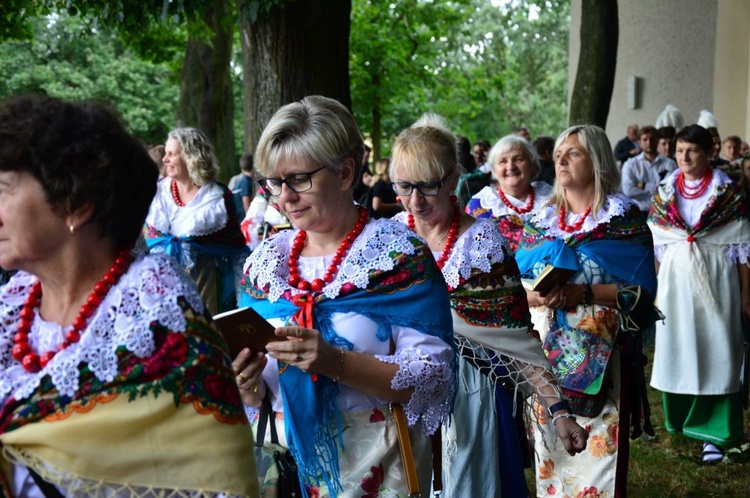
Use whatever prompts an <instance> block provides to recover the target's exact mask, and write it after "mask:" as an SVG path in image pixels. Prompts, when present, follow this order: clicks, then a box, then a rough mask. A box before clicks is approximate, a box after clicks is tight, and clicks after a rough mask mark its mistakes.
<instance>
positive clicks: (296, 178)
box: [258, 166, 325, 197]
mask: <svg viewBox="0 0 750 498" xmlns="http://www.w3.org/2000/svg"><path fill="white" fill-rule="evenodd" d="M322 169H325V166H321V167H320V168H318V169H316V170H313V171H311V172H309V173H296V174H294V175H289V176H287V177H286V178H261V179H260V180H258V184H260V186H261V187H263V190H265V191H266V192H268V193H269V194H271V195H272V196H274V197H276V196H279V195H281V186H282V185H284V184H285V183H286V186H287V187H289V190H291V191H292V192H295V193H297V194H299V193H301V192H307V191H308V190H310V189H311V188H312V176H313V175H314V174H315V173H317V172H318V171H320V170H322Z"/></svg>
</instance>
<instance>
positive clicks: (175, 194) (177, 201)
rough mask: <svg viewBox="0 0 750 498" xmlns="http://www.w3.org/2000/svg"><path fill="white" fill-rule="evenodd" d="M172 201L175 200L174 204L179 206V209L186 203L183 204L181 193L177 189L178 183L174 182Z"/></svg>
mask: <svg viewBox="0 0 750 498" xmlns="http://www.w3.org/2000/svg"><path fill="white" fill-rule="evenodd" d="M171 189H172V199H174V203H175V204H177V205H178V206H179V207H184V206H185V203H184V202H182V199H181V198H180V191H179V190H178V189H177V182H176V181H174V180H172V185H171Z"/></svg>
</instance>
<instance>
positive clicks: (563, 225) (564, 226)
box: [557, 205, 591, 233]
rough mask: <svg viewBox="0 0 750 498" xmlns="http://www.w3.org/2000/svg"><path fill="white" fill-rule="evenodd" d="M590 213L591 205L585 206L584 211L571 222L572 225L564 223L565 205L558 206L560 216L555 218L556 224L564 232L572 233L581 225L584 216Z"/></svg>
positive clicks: (584, 219) (584, 218)
mask: <svg viewBox="0 0 750 498" xmlns="http://www.w3.org/2000/svg"><path fill="white" fill-rule="evenodd" d="M589 214H591V206H589V207H587V208H586V211H584V213H583V215H582V216H581V217H580V218H579V219H578V221H576V222H575V223H573V224H572V225H568V224H567V223H565V215H566V212H565V206H564V205H563V206H561V207H560V217H559V218H558V219H557V226H558V228H559V229H560V230H563V231H564V232H568V233H573V232H575V231H578V230H580V229H581V227H582V226H583V222H584V221H586V218H587V217H588V215H589Z"/></svg>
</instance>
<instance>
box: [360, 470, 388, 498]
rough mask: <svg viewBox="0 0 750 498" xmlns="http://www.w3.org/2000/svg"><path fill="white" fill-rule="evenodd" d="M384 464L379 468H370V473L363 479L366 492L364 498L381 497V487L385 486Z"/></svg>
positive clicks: (363, 488)
mask: <svg viewBox="0 0 750 498" xmlns="http://www.w3.org/2000/svg"><path fill="white" fill-rule="evenodd" d="M384 473H385V472H384V471H383V464H382V463H381V464H380V465H378V466H377V467H375V466H373V467H370V472H368V473H367V474H365V475H364V477H362V483H361V486H362V490H363V491H364V492H365V494H364V495H362V498H378V496H380V486H381V484H383V475H384Z"/></svg>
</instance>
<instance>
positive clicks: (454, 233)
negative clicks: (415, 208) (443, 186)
mask: <svg viewBox="0 0 750 498" xmlns="http://www.w3.org/2000/svg"><path fill="white" fill-rule="evenodd" d="M407 224H408V225H409V230H411V231H412V232H414V233H417V231H416V229H415V226H414V215H412V214H411V213H409V217H408V219H407ZM460 224H461V212H460V211H459V210H458V208H456V207H455V206H454V211H453V220H451V226H450V228H449V229H448V238H447V239H446V241H445V247H444V248H443V252H442V253H441V254H440V258H439V259H438V260H437V265H438V267H439V268H440V269H441V270H442V269H443V266H445V262H446V261H448V258H449V257H450V255H451V251H452V250H453V246H454V245H455V244H456V240H458V228H459V225H460Z"/></svg>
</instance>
